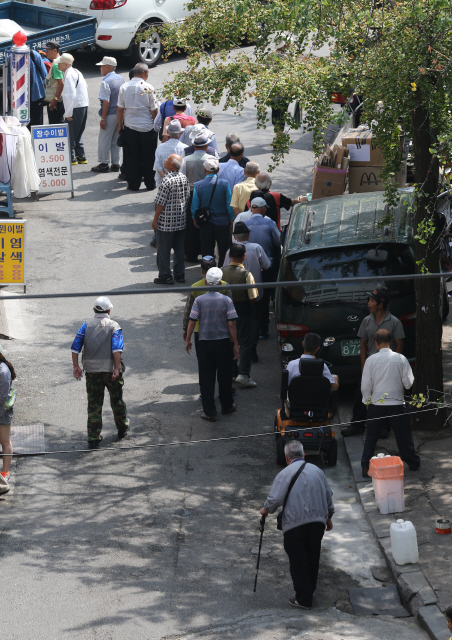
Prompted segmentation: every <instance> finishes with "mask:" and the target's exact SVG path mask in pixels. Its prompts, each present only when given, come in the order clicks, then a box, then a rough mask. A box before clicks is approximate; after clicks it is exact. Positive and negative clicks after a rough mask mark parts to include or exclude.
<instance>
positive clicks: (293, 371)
mask: <svg viewBox="0 0 452 640" xmlns="http://www.w3.org/2000/svg"><path fill="white" fill-rule="evenodd" d="M321 346H322V338H321V337H320V336H319V335H318V334H317V333H307V334H306V335H305V337H304V340H303V349H304V353H303V355H302V356H301V357H302V358H315V355H316V353H317V352H318V351H319V349H320V347H321ZM287 371H288V372H289V385H290V383H291V381H292V379H293V378H295V377H296V376H299V375H300V358H297V359H296V360H292V361H291V362H289V364H288V365H287ZM323 375H324V377H325V378H327V379H328V380H329V381H330V382H331V390H332V391H336V390H337V389H339V378H338V376H336V375H333V374H332V373H331V371H330V370H329V369H328V367H327V366H326V364H324V365H323Z"/></svg>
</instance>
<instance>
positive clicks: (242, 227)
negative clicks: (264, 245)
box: [234, 220, 250, 235]
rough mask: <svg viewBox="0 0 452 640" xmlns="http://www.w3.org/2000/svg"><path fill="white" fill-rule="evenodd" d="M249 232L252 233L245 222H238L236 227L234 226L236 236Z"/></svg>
mask: <svg viewBox="0 0 452 640" xmlns="http://www.w3.org/2000/svg"><path fill="white" fill-rule="evenodd" d="M249 232H250V230H249V229H248V227H247V226H246V224H245V223H244V222H242V221H241V220H239V221H238V222H236V223H235V225H234V235H235V234H236V233H249Z"/></svg>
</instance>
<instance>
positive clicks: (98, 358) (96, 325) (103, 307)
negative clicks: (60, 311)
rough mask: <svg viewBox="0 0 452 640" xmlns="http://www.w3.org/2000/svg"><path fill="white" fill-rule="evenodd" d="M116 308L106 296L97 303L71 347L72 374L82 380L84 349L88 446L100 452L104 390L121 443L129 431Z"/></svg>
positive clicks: (121, 343)
mask: <svg viewBox="0 0 452 640" xmlns="http://www.w3.org/2000/svg"><path fill="white" fill-rule="evenodd" d="M112 308H113V305H112V304H111V302H110V300H109V299H108V298H106V297H105V296H101V297H100V298H97V299H96V301H95V303H94V309H93V310H94V318H91V319H90V320H87V321H86V322H84V323H83V324H82V326H81V327H80V329H79V330H78V331H77V335H76V336H75V339H74V342H73V343H72V346H71V351H72V365H73V375H74V378H76V380H78V381H80V380H81V379H82V376H83V371H82V369H81V367H80V365H79V363H78V356H79V353H80V352H81V350H82V349H83V355H82V366H83V369H84V371H85V375H86V392H87V394H88V425H87V426H88V446H89V448H90V449H98V448H99V444H100V442H101V440H102V436H101V435H100V434H101V431H102V405H103V403H104V394H105V387H106V388H107V389H108V393H109V395H110V404H111V408H112V410H113V416H114V419H115V424H116V428H117V430H118V440H121V439H122V438H124V436H125V435H126V433H127V432H128V431H129V429H130V420H128V419H127V414H126V403H125V402H124V400H123V399H122V389H123V386H124V380H123V377H122V371H121V353H122V351H123V349H124V339H123V337H122V330H121V327H120V326H119V324H118V323H117V322H114V321H113V320H111V318H110V312H111V309H112Z"/></svg>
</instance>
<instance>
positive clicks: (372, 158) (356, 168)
mask: <svg viewBox="0 0 452 640" xmlns="http://www.w3.org/2000/svg"><path fill="white" fill-rule="evenodd" d="M342 146H343V147H345V148H346V149H347V150H348V152H349V157H350V170H349V187H348V190H349V193H366V192H369V191H384V188H385V187H384V183H383V180H382V179H381V177H380V172H381V170H382V168H383V165H384V159H383V156H382V154H381V152H380V150H379V149H378V147H377V146H376V144H375V138H374V136H373V134H372V131H371V130H369V129H366V128H365V127H359V128H358V129H349V131H348V132H347V133H346V135H345V136H344V137H343V138H342ZM406 177H407V166H406V160H404V161H403V162H402V164H401V166H400V170H399V171H398V172H397V173H396V175H395V176H394V178H393V181H394V182H395V184H397V185H398V186H404V185H405V183H406Z"/></svg>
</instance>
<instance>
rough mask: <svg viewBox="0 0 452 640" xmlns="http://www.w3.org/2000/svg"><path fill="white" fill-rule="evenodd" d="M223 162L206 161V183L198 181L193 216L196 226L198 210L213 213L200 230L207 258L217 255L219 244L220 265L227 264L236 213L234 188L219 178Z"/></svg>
mask: <svg viewBox="0 0 452 640" xmlns="http://www.w3.org/2000/svg"><path fill="white" fill-rule="evenodd" d="M219 167H220V165H219V162H218V160H217V159H216V158H212V157H211V156H209V157H208V158H206V159H205V160H204V173H205V174H206V177H205V178H204V180H199V181H198V182H195V185H194V190H193V199H192V202H191V214H192V217H193V223H194V225H195V226H199V224H198V222H197V215H196V212H197V211H198V209H202V208H204V207H207V208H208V209H209V212H210V216H209V220H208V222H204V224H202V225H201V228H200V240H201V253H202V255H203V256H207V255H210V256H213V255H214V252H215V244H218V264H223V262H224V258H225V255H226V252H227V250H228V249H229V245H230V234H229V229H230V227H231V224H232V220H233V219H234V212H233V210H232V207H231V206H230V204H229V203H230V201H231V187H230V186H229V183H228V181H227V180H224V179H223V178H219V177H218V175H217V174H218V170H219Z"/></svg>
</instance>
